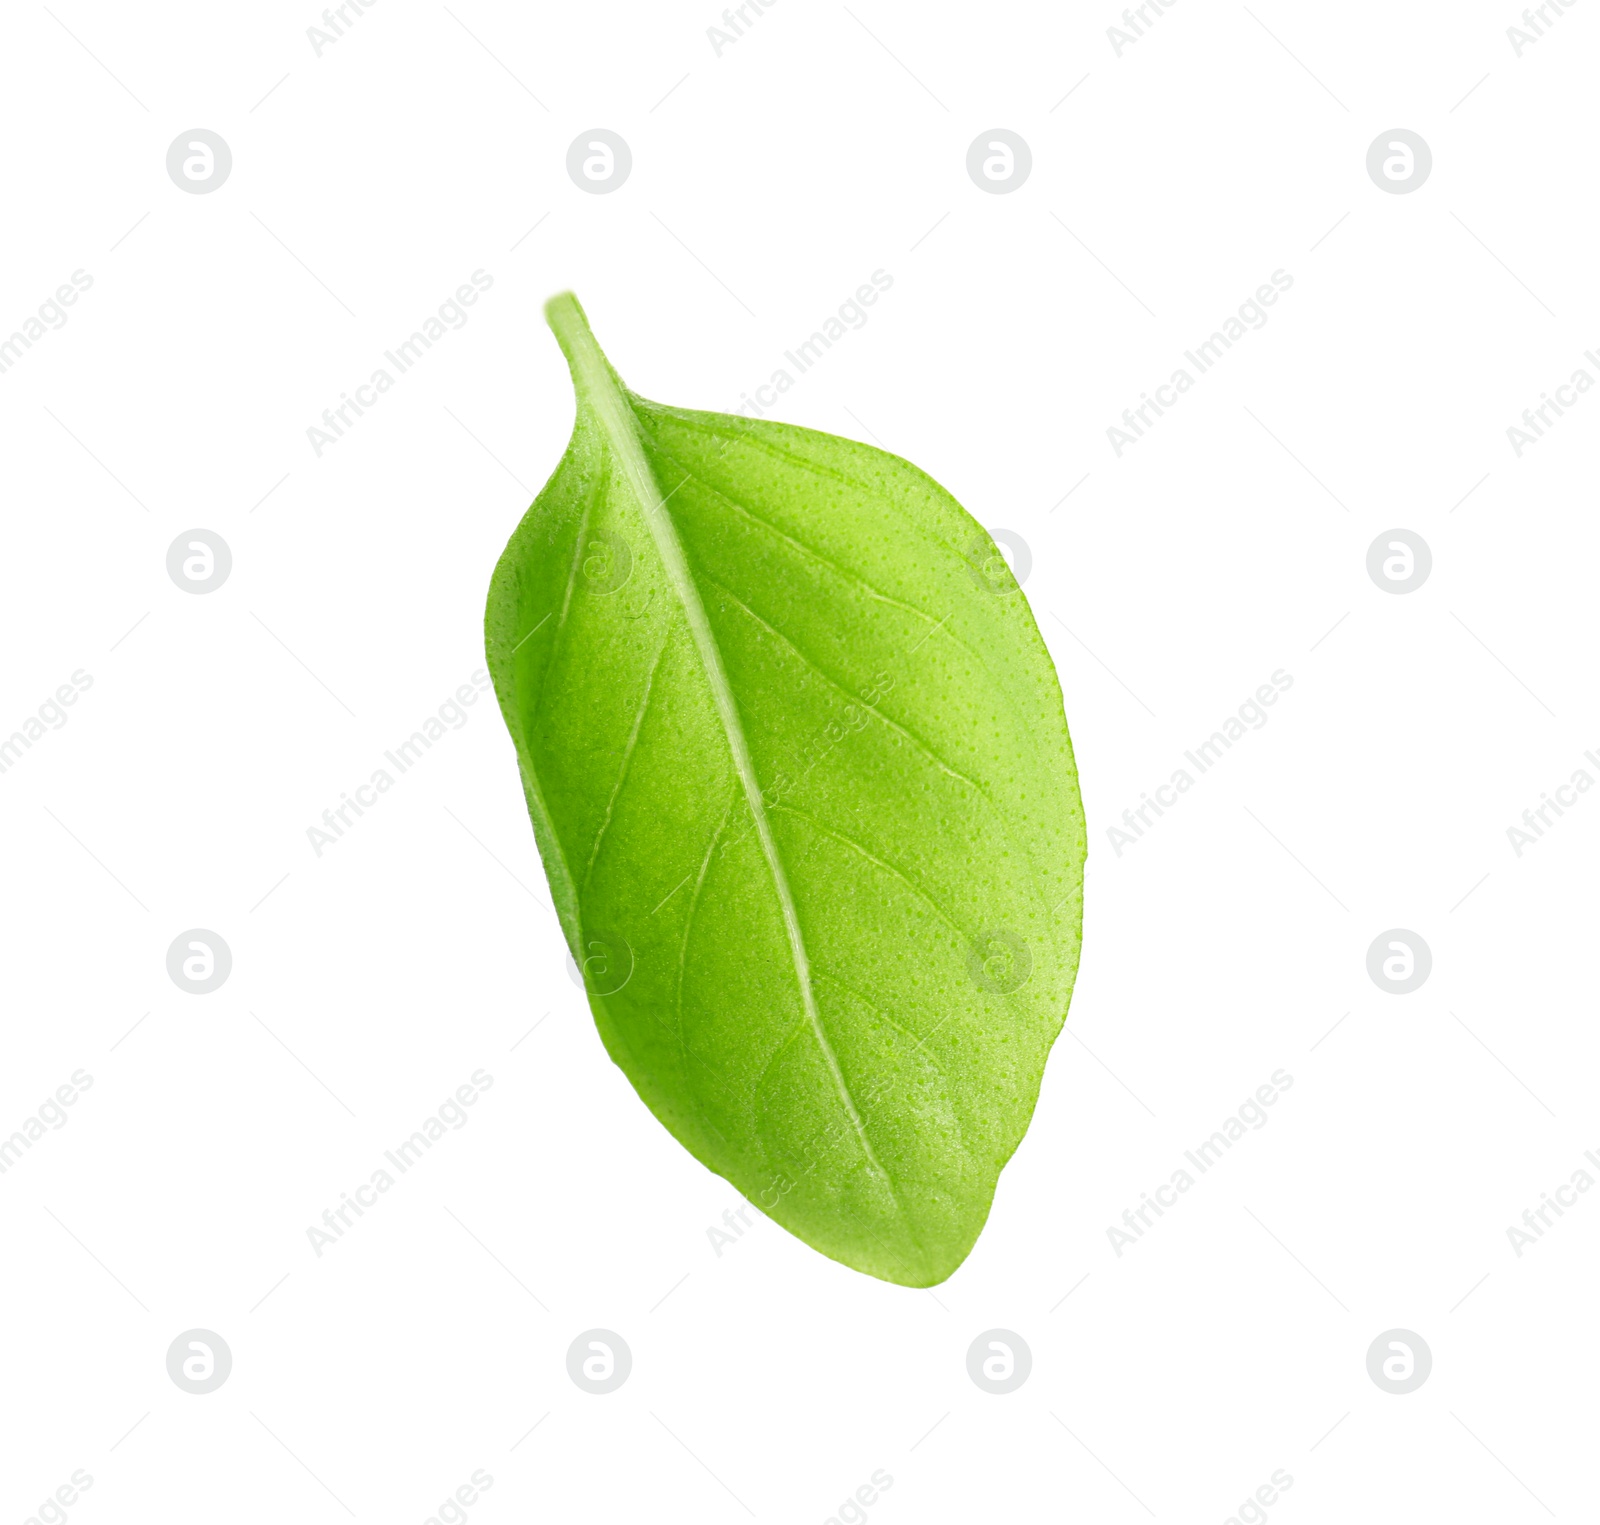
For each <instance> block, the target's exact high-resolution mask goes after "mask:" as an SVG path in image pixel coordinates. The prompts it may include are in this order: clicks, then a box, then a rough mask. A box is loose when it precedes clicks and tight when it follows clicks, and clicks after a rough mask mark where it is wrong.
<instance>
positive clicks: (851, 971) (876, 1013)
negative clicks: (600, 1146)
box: [486, 294, 1086, 1287]
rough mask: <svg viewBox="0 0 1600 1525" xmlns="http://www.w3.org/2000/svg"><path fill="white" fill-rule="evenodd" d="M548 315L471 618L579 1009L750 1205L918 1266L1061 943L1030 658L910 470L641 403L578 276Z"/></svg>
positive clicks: (843, 449) (1011, 1076)
mask: <svg viewBox="0 0 1600 1525" xmlns="http://www.w3.org/2000/svg"><path fill="white" fill-rule="evenodd" d="M545 312H546V317H547V318H548V320H549V323H550V326H551V328H552V329H554V331H555V334H556V337H557V339H558V340H559V341H560V343H561V347H562V349H563V350H564V351H565V353H566V356H567V360H568V362H569V364H570V366H571V369H572V378H573V385H574V387H575V388H576V391H577V418H576V421H575V423H574V426H573V431H572V439H571V442H570V443H569V444H568V446H567V451H566V454H565V455H564V456H563V457H562V460H561V463H560V465H559V466H557V468H556V470H555V474H554V475H553V476H552V477H551V478H550V481H549V482H548V483H547V484H546V486H545V489H544V491H543V492H541V493H540V494H539V496H538V498H537V500H536V501H535V502H534V504H533V507H532V508H530V509H529V510H528V513H527V515H526V516H525V517H524V518H523V520H522V522H521V524H520V525H519V526H518V527H517V530H516V532H515V534H513V535H512V537H511V540H510V543H509V544H508V545H507V547H506V550H505V554H504V555H503V556H502V557H501V559H500V563H499V565H498V566H497V567H496V569H495V573H494V579H493V582H492V585H491V587H490V590H489V603H488V613H487V618H486V632H487V644H488V654H489V668H490V671H491V673H492V674H493V676H494V683H495V691H496V693H497V694H498V696H499V700H500V707H501V710H502V712H503V713H504V715H505V719H506V724H507V726H508V727H509V728H510V731H511V736H512V739H513V741H514V742H515V744H516V750H517V759H518V762H519V764H520V768H521V774H522V783H523V789H524V791H525V793H526V795H527V800H528V809H529V813H530V814H531V816H532V818H533V828H534V835H535V837H536V838H537V840H538V844H539V851H540V853H541V855H542V856H543V859H544V865H545V872H546V874H547V875H548V877H549V881H550V891H551V895H552V897H553V899H554V903H555V907H556V910H557V912H558V914H559V916H560V918H561V925H562V929H563V931H564V933H565V935H566V938H567V943H568V946H569V947H570V948H571V950H572V955H573V957H574V959H575V960H576V961H577V963H578V965H579V966H580V968H581V969H582V971H583V974H584V980H585V984H586V986H587V990H588V994H589V1004H590V1007H591V1009H592V1010H593V1012H594V1019H595V1024H596V1026H597V1027H598V1028H599V1029H600V1036H601V1038H602V1039H603V1040H604V1042H605V1045H606V1048H607V1050H608V1052H609V1053H610V1055H611V1057H612V1058H613V1059H614V1060H615V1061H616V1063H617V1064H618V1065H619V1066H620V1067H621V1068H622V1070H623V1072H624V1073H625V1074H626V1075H627V1077H628V1079H629V1080H630V1081H632V1082H633V1085H634V1088H635V1089H636V1090H637V1091H638V1093H639V1095H640V1096H641V1097H642V1098H643V1099H644V1101H645V1103H646V1105H648V1106H649V1108H650V1109H651V1111H652V1112H654V1113H655V1115H656V1116H657V1117H658V1118H659V1119H660V1120H661V1122H662V1123H663V1124H664V1125H665V1126H666V1127H667V1128H668V1129H669V1130H670V1131H671V1132H672V1134H673V1135H674V1136H675V1137H676V1138H677V1139H678V1140H679V1141H680V1142H681V1143H682V1144H683V1145H684V1147H685V1148H687V1149H688V1150H689V1151H690V1153H692V1154H693V1155H694V1156H695V1158H696V1159H698V1160H700V1161H701V1162H702V1163H704V1164H705V1165H707V1166H708V1167H709V1168H710V1169H712V1170H714V1171H716V1172H717V1173H718V1174H719V1175H722V1176H725V1177H726V1178H727V1179H728V1180H729V1181H731V1182H732V1183H733V1184H734V1185H735V1186H736V1187H737V1188H738V1189H739V1190H740V1191H741V1192H742V1193H744V1195H745V1196H746V1197H748V1198H749V1199H750V1200H751V1201H752V1202H754V1203H755V1204H756V1205H757V1206H758V1207H760V1208H761V1209H762V1210H763V1211H764V1212H766V1213H767V1214H768V1215H769V1216H770V1217H772V1218H773V1219H775V1220H776V1221H777V1222H778V1223H780V1224H782V1225H783V1227H785V1228H786V1229H788V1230H789V1231H790V1232H791V1233H793V1234H795V1235H797V1236H798V1237H799V1238H801V1239H803V1240H804V1241H805V1242H806V1243H807V1244H810V1245H812V1246H813V1247H814V1248H816V1249H818V1250H820V1251H822V1253H823V1254H825V1255H830V1256H832V1257H833V1258H834V1259H835V1260H840V1261H843V1262H844V1263H845V1264H846V1265H849V1266H853V1267H855V1268H856V1269H857V1270H860V1271H865V1272H867V1273H869V1274H870V1275H873V1276H878V1277H882V1278H883V1279H885V1280H887V1281H893V1282H899V1283H902V1284H904V1285H906V1286H914V1287H922V1286H931V1285H933V1284H935V1283H937V1282H940V1281H943V1280H944V1278H945V1277H947V1276H949V1275H950V1273H951V1272H952V1271H954V1270H955V1268H956V1267H957V1266H958V1265H960V1264H961V1262H962V1260H963V1259H964V1258H965V1257H966V1255H967V1252H968V1251H969V1250H970V1249H971V1248H972V1245H973V1243H974V1241H975V1240H976V1239H977V1237H978V1233H979V1231H980V1230H981V1229H982V1227H983V1224H984V1220H985V1219H986V1218H987V1216H988V1213H989V1206H990V1203H991V1201H992V1200H993V1197H994V1191H995V1185H996V1182H997V1180H998V1177H999V1174H1000V1171H1001V1169H1002V1167H1003V1166H1004V1165H1005V1163H1006V1161H1007V1160H1008V1159H1010V1157H1011V1155H1012V1153H1013V1151H1014V1150H1015V1149H1016V1147H1017V1145H1018V1143H1020V1141H1021V1139H1022V1135H1023V1134H1024V1132H1025V1131H1026V1130H1027V1126H1028V1121H1029V1119H1030V1117H1031V1116H1032V1114H1033V1108H1034V1103H1035V1101H1036V1099H1037V1097H1038V1092H1039V1082H1040V1078H1041V1075H1042V1073H1043V1069H1044V1064H1045V1059H1046V1057H1047V1055H1048V1053H1049V1050H1050V1045H1051V1044H1052V1042H1054V1040H1055V1037H1056V1035H1057V1033H1058V1032H1059V1031H1060V1029H1061V1024H1062V1022H1063V1020H1064V1019H1065V1017H1066V1011H1067V1002H1068V1000H1069V998H1070V996H1071V993H1072V981H1073V976H1074V974H1075V973H1076V971H1077V964H1078V946H1079V928H1080V925H1081V913H1082V888H1083V862H1084V853H1085V846H1086V843H1085V834H1084V821H1083V810H1082V806H1081V805H1080V803H1079V799H1078V788H1077V773H1076V769H1075V768H1074V765H1073V759H1072V744H1071V741H1070V740H1069V738H1068V736H1067V726H1066V718H1065V716H1064V715H1063V713H1062V703H1061V690H1060V687H1059V685H1058V684H1057V681H1056V675H1055V669H1054V668H1053V667H1052V666H1051V663H1050V658H1049V654H1048V653H1047V652H1046V650H1045V646H1044V642H1043V640H1042V639H1041V638H1040V636H1039V632H1038V628H1037V627H1036V626H1035V624H1034V622H1033V617H1032V615H1031V613H1030V612H1029V609H1028V605H1027V602H1026V601H1025V599H1024V598H1023V596H1022V594H1021V591H1020V590H1019V589H1018V587H1017V585H1016V582H1015V580H1014V578H1013V577H1012V575H1011V573H1010V571H1009V569H1008V568H1007V566H1006V563H1005V561H1004V560H1003V559H1002V557H1001V556H1000V554H999V552H998V551H997V550H996V548H995V545H994V542H993V541H992V540H991V539H990V538H989V536H988V535H987V534H985V533H984V531H983V530H982V529H981V528H980V527H979V525H978V524H977V523H976V522H975V521H974V520H972V519H971V518H969V517H968V515H967V514H966V513H965V512H964V511H963V509H962V508H961V507H960V505H959V504H958V503H956V502H955V500H954V499H953V498H951V497H950V495H949V494H948V493H947V492H945V491H944V489H943V488H941V487H940V486H939V485H938V483H936V482H934V481H933V480H932V479H931V478H929V477H928V476H926V475H924V474H923V473H922V472H921V471H918V470H917V468H916V467H914V466H912V465H910V464H908V463H907V462H905V461H902V460H900V459H898V458H897V457H895V456H892V455H888V454H886V453H885V452H883V451H881V450H873V449H870V448H868V447H867V446H865V445H858V444H855V443H853V442H852V441H850V440H844V439H837V438H834V437H833V436H831V435H826V434H818V433H815V432H813V431H811V430H808V429H798V428H792V427H790V426H789V425H786V424H779V423H772V422H768V421H765V420H760V421H757V420H751V419H746V418H736V417H730V416H727V415H723V414H717V413H696V412H689V411H686V410H684V409H681V408H669V407H663V406H662V405H660V404H658V403H653V402H647V401H646V400H645V399H644V398H642V397H638V396H635V395H634V394H633V393H631V392H629V391H628V390H627V388H626V387H624V385H623V384H622V382H621V380H620V379H619V378H618V376H617V374H616V372H615V371H614V370H613V369H612V368H611V365H610V364H609V362H608V361H607V360H606V358H605V356H604V355H603V354H602V353H601V352H600V349H599V346H598V345H597V344H596V343H595V340H594V336H593V335H592V334H591V332H590V330H589V325H588V321H587V319H586V318H585V317H584V314H583V310H582V308H580V307H579V305H578V303H577V300H576V298H574V297H573V296H571V295H570V294H568V295H563V296H558V297H556V298H554V299H553V300H552V301H551V302H550V303H549V305H548V306H547V307H546V309H545Z"/></svg>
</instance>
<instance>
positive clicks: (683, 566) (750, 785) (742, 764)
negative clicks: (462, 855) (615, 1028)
mask: <svg viewBox="0 0 1600 1525" xmlns="http://www.w3.org/2000/svg"><path fill="white" fill-rule="evenodd" d="M569 354H570V358H571V360H572V364H573V369H574V371H575V372H576V373H579V376H580V377H581V385H582V389H583V391H584V393H585V394H586V395H587V398H588V401H589V405H590V406H591V407H592V408H593V409H594V412H595V416H596V418H597V420H598V421H599V424H600V427H601V429H602V431H603V432H604V433H605V436H606V439H607V441H608V443H609V444H610V446H611V448H612V450H613V452H614V453H615V455H616V458H617V461H618V463H619V465H620V466H621V468H622V473H623V476H624V477H625V479H626V480H627V482H628V485H629V487H630V488H631V489H632V492H633V497H634V499H635V502H636V503H637V505H638V507H639V510H640V512H641V513H642V514H643V515H644V519H645V524H646V527H647V528H648V529H649V532H650V537H651V539H652V540H653V541H654V542H655V546H656V551H657V553H658V554H659V555H660V557H661V560H662V564H663V566H664V567H665V569H666V572H667V577H668V580H669V581H670V582H671V584H672V588H673V591H674V593H675V594H676V595H677V599H678V603H679V606H680V607H681V608H682V610H683V613H684V618H685V620H686V621H687V622H688V625H689V633H690V635H691V637H692V638H693V640H694V643H695V648H696V650H697V652H698V653H699V656H700V661H701V665H702V667H703V668H704V670H705V675H706V682H707V685H708V686H709V688H710V690H711V698H712V702H713V704H714V705H715V706H716V709H717V716H718V719H719V720H720V721H721V723H722V729H723V733H724V735H725V736H726V738H727V742H728V750H729V753H730V754H731V756H732V760H733V766H734V772H735V774H736V775H737V777H738V780H739V782H740V784H741V785H742V786H743V788H744V792H745V799H746V801H747V803H748V804H749V807H750V812H751V814H752V816H753V817H754V818H755V826H756V836H757V839H758V840H759V841H760V844H761V851H762V856H763V857H764V858H765V860H766V863H767V872H768V874H769V876H770V877H771V879H772V884H773V889H774V892H775V893H776V895H777V897H778V906H779V910H780V912H781V914H782V917H783V924H784V931H785V933H786V935H787V938H788V942H789V951H790V957H791V960H792V962H793V964H794V969H795V978H796V981H797V983H798V985H799V989H800V1003H801V1007H802V1009H803V1011H804V1014H805V1017H806V1020H807V1023H808V1025H809V1026H810V1029H811V1033H812V1036H813V1038H814V1039H815V1041H816V1044H817V1047H818V1049H819V1050H820V1051H821V1054H822V1057H823V1061H824V1063H825V1064H826V1066H827V1069H828V1072H829V1075H830V1078H831V1079H832V1082H833V1086H834V1089H835V1090H836V1091H837V1093H838V1096H839V1100H840V1102H841V1103H842V1104H843V1106H844V1109H845V1112H846V1114H847V1115H848V1116H849V1118H850V1121H851V1124H852V1125H853V1126H854V1128H855V1131H856V1137H857V1139H858V1140H859V1141H860V1144H861V1149H862V1152H863V1154H864V1155H865V1156H866V1159H867V1161H868V1163H869V1164H870V1165H871V1166H872V1167H873V1169H875V1170H876V1171H878V1173H879V1174H880V1175H882V1176H883V1177H884V1179H885V1180H888V1179H889V1175H888V1172H887V1171H886V1170H884V1168H883V1166H882V1164H880V1163H879V1161H878V1158H877V1155H876V1154H875V1153H874V1151H873V1148H872V1143H871V1140H869V1139H868V1137H867V1132H866V1126H865V1124H864V1123H863V1121H862V1118H861V1114H860V1112H859V1111H858V1110H857V1108H856V1104H855V1098H854V1097H853V1096H851V1094H850V1087H849V1085H848V1084H847V1082H846V1081H845V1078H844V1072H843V1071H842V1070H841V1068H840V1066H839V1058H838V1055H837V1054H835V1053H834V1051H833V1045H832V1044H831V1043H830V1042H829V1041H828V1036H827V1034H826V1033H825V1032H824V1031H823V1027H822V1018H821V1014H820V1013H819V1012H818V1010H817V1001H816V992H815V991H814V990H813V988H812V983H811V965H810V959H809V957H808V955H807V953H806V946H805V938H804V935H803V934H802V931H801V928H800V918H799V912H798V910H797V908H796V906H795V902H794V893H793V891H792V890H791V889H790V887H789V877H788V874H787V873H786V872H785V870H784V866H783V860H782V859H781V858H780V856H779V854H778V847H777V843H776V841H775V840H774V839H773V835H772V823H771V821H770V820H769V819H768V818H767V813H766V808H765V806H764V805H763V803H762V799H761V785H760V781H759V780H758V779H757V777H756V771H755V762H754V759H753V758H752V757H751V755H750V743H749V739H748V737H746V735H745V732H744V725H743V722H742V721H741V719H740V717H739V711H738V703H737V701H736V699H735V698H734V694H733V688H732V685H731V684H730V683H729V681H728V674H727V670H726V668H725V667H724V666H723V663H722V653H721V651H720V650H719V649H718V647H717V644H716V639H715V637H714V635H713V634H712V631H711V622H710V620H709V619H708V618H707V615H706V611H705V604H704V603H703V602H702V600H701V598H700V592H699V589H698V588H697V587H696V586H695V582H694V578H693V576H692V575H691V574H690V571H689V565H688V558H687V556H686V555H685V553H684V549H683V544H682V542H681V541H680V540H679V538H678V532H677V528H676V526H675V525H674V524H673V522H672V519H671V516H670V515H669V514H667V513H666V512H665V510H664V508H663V504H664V502H665V500H664V498H663V496H662V492H661V486H660V484H659V483H658V482H657V481H656V478H655V473H654V472H653V471H652V470H651V468H650V463H649V462H648V461H647V460H646V459H645V454H644V449H643V446H642V444H641V441H640V438H639V434H640V425H639V423H638V420H637V417H636V415H635V414H634V411H633V408H632V405H631V404H630V403H629V401H628V399H627V398H626V396H624V394H623V392H622V389H621V386H620V384H619V383H618V382H617V380H616V377H615V373H614V372H612V370H611V368H610V366H609V365H608V364H607V363H606V361H605V359H604V357H603V356H602V355H601V354H600V351H599V347H598V346H597V345H596V344H595V342H594V339H593V337H592V336H590V335H588V334H587V333H585V334H584V335H583V337H582V342H581V343H577V344H575V345H574V346H573V348H572V350H571V351H569ZM890 1188H891V1190H892V1189H893V1182H890Z"/></svg>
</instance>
